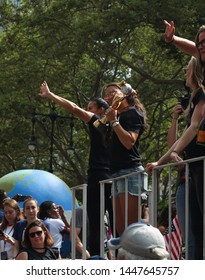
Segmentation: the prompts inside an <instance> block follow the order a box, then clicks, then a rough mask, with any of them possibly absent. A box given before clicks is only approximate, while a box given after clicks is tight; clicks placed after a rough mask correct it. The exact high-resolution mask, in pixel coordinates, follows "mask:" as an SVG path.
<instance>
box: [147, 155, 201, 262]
mask: <svg viewBox="0 0 205 280" xmlns="http://www.w3.org/2000/svg"><path fill="white" fill-rule="evenodd" d="M201 160H203V162H204V165H203V166H204V170H203V172H204V174H205V157H198V158H193V159H189V160H184V161H182V162H177V163H176V162H174V163H168V164H164V165H161V166H157V167H155V168H154V169H153V171H152V194H153V195H152V201H151V209H150V223H151V224H152V225H153V226H157V215H156V213H157V204H158V200H157V191H158V179H157V177H158V176H157V171H158V170H160V169H165V168H168V169H169V184H168V187H169V195H168V198H169V229H170V231H171V192H172V190H171V186H172V181H173V180H172V178H171V167H177V166H179V165H184V166H185V240H184V244H185V259H188V253H189V246H188V239H189V163H193V162H197V161H201ZM175 179H176V178H175ZM203 189H204V190H205V178H204V181H203ZM204 204H205V191H204V192H203V232H205V205H204ZM169 234H170V232H169ZM170 240H171V239H170ZM169 253H170V254H171V243H170V244H169ZM203 259H205V234H204V235H203Z"/></svg>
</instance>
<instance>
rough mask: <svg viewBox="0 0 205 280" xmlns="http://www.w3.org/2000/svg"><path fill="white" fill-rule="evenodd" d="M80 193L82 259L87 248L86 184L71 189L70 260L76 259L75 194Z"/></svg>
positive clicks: (84, 257)
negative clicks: (81, 202) (81, 199)
mask: <svg viewBox="0 0 205 280" xmlns="http://www.w3.org/2000/svg"><path fill="white" fill-rule="evenodd" d="M79 191H80V192H81V193H82V194H83V204H82V207H83V224H82V244H83V253H82V259H86V247H87V241H86V240H87V207H86V206H87V184H82V185H78V186H75V187H72V224H71V226H72V229H71V258H72V260H74V259H75V258H76V193H77V192H79Z"/></svg>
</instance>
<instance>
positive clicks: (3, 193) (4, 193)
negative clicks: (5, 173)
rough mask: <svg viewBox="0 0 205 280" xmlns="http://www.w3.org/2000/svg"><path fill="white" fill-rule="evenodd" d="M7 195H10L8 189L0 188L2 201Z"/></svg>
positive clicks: (0, 199)
mask: <svg viewBox="0 0 205 280" xmlns="http://www.w3.org/2000/svg"><path fill="white" fill-rule="evenodd" d="M6 197H8V196H7V193H6V191H5V190H3V189H0V201H2V200H4V199H5V198H6Z"/></svg>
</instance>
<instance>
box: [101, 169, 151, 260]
mask: <svg viewBox="0 0 205 280" xmlns="http://www.w3.org/2000/svg"><path fill="white" fill-rule="evenodd" d="M142 174H145V175H147V174H146V173H145V172H144V171H137V172H132V173H129V174H127V175H123V176H119V177H115V178H112V179H107V180H102V181H100V201H101V204H100V241H101V242H100V255H101V256H102V257H103V256H104V213H105V201H104V197H105V196H104V194H105V187H106V185H107V186H108V185H109V184H110V183H111V184H112V205H113V227H112V228H113V236H114V237H115V236H116V226H115V224H116V223H115V221H116V213H115V200H114V197H115V191H114V188H113V186H114V183H115V181H117V180H119V179H124V180H125V227H127V226H128V178H129V177H132V176H138V182H139V186H138V195H139V197H140V198H141V194H142V193H141V189H142V180H141V175H142ZM108 183H109V184H108ZM146 189H147V192H149V191H150V190H149V189H148V187H147V186H146ZM140 219H141V199H139V203H138V217H137V220H140Z"/></svg>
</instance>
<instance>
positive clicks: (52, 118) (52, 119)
mask: <svg viewBox="0 0 205 280" xmlns="http://www.w3.org/2000/svg"><path fill="white" fill-rule="evenodd" d="M39 117H40V118H41V120H42V122H43V120H45V119H44V118H46V119H47V118H48V119H49V120H50V122H51V131H50V136H49V138H50V148H49V158H50V159H49V169H48V171H49V172H51V173H53V146H54V130H55V122H56V121H57V119H61V120H69V121H70V142H69V147H68V152H69V153H73V152H74V151H75V148H74V143H73V127H74V117H73V115H72V116H71V117H65V116H59V115H58V114H57V112H56V108H55V106H54V105H52V106H51V109H50V113H49V114H41V113H36V111H35V109H34V110H33V112H32V119H31V121H32V129H31V136H30V138H29V143H28V149H29V150H30V151H31V152H33V151H34V150H35V148H36V145H37V142H36V140H37V138H36V136H35V124H36V121H37V120H39V119H38V118H39Z"/></svg>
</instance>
